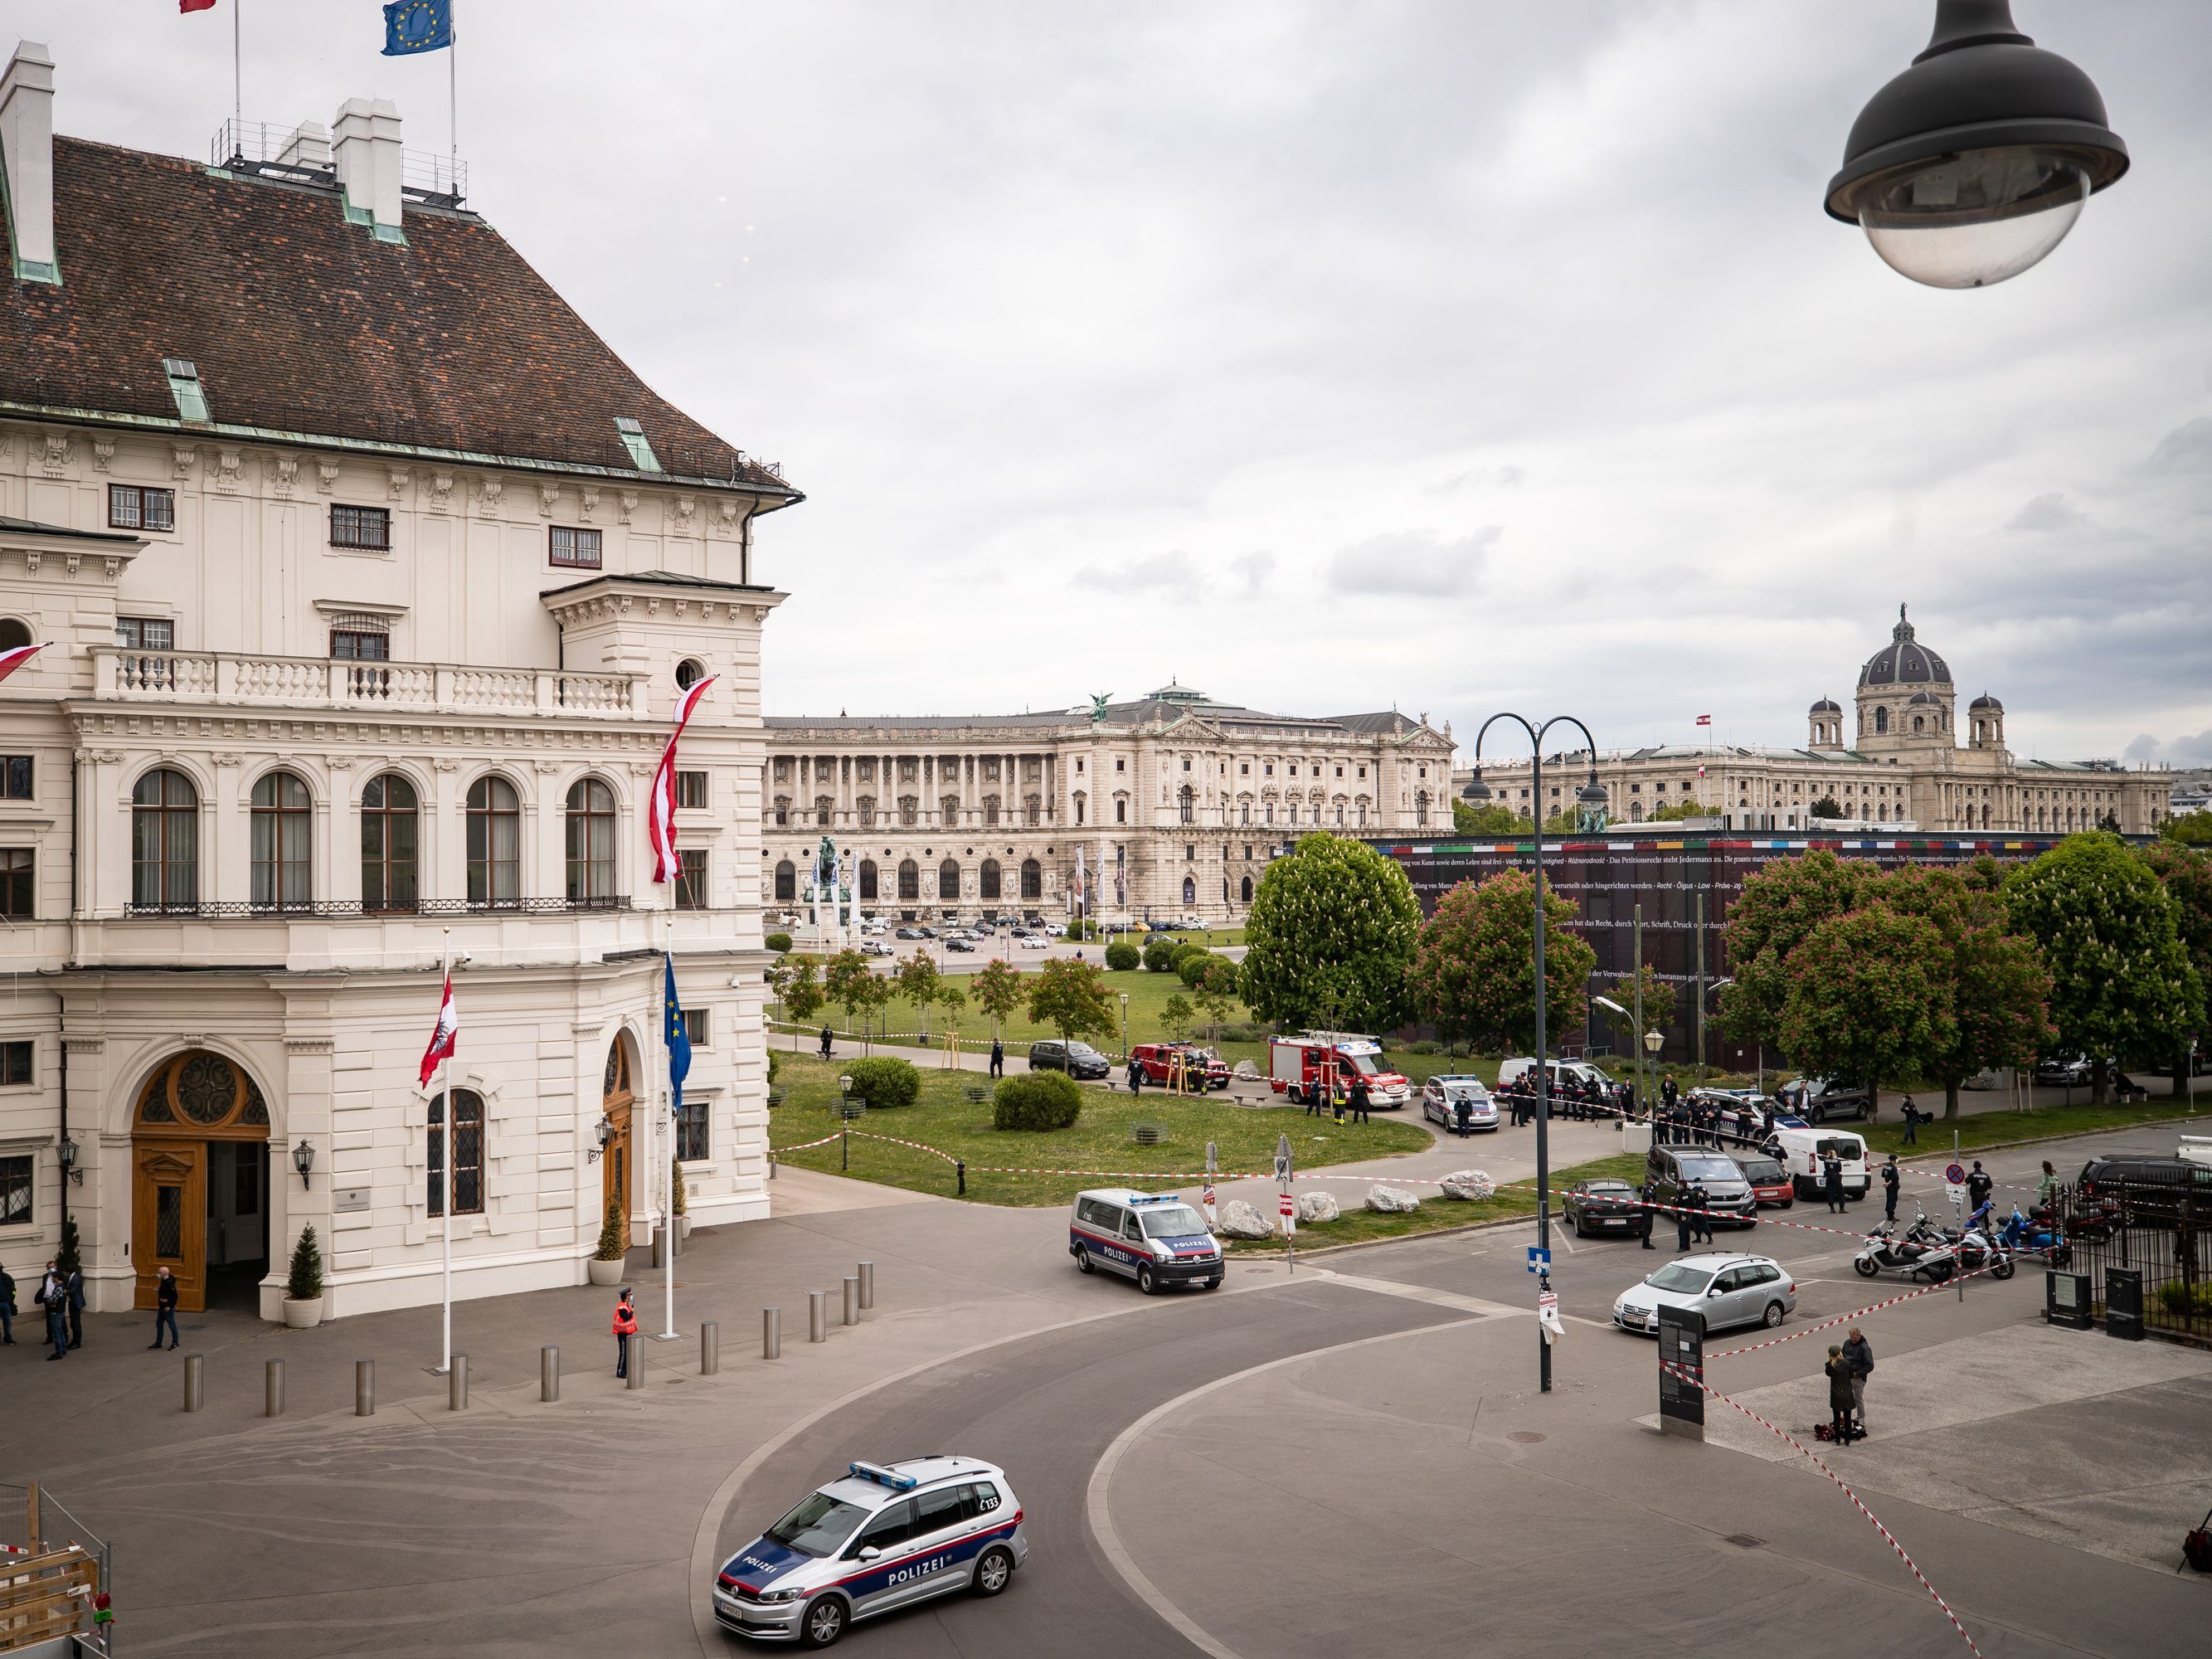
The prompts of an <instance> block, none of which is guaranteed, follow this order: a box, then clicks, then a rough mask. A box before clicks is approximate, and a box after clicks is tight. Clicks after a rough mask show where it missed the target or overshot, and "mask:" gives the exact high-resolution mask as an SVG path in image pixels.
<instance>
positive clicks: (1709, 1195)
mask: <svg viewBox="0 0 2212 1659" xmlns="http://www.w3.org/2000/svg"><path fill="white" fill-rule="evenodd" d="M1644 1173H1645V1174H1646V1175H1647V1176H1650V1178H1651V1180H1653V1181H1655V1182H1657V1183H1658V1187H1659V1190H1658V1192H1657V1193H1656V1194H1655V1197H1656V1200H1657V1201H1658V1202H1659V1203H1661V1204H1685V1203H1687V1202H1688V1201H1689V1196H1690V1189H1691V1188H1692V1187H1697V1186H1703V1187H1704V1188H1705V1205H1704V1206H1703V1207H1705V1209H1708V1210H1711V1211H1712V1212H1714V1214H1713V1216H1712V1217H1711V1219H1712V1220H1713V1221H1715V1222H1716V1223H1722V1222H1727V1221H1730V1220H1733V1221H1734V1222H1735V1223H1736V1225H1740V1226H1745V1227H1753V1226H1756V1225H1759V1201H1758V1200H1757V1199H1755V1198H1754V1197H1753V1195H1752V1190H1751V1183H1750V1182H1747V1181H1746V1180H1745V1179H1744V1178H1743V1170H1741V1168H1740V1167H1739V1166H1738V1165H1737V1164H1736V1162H1735V1159H1734V1158H1730V1157H1729V1155H1728V1154H1727V1153H1726V1152H1715V1151H1713V1150H1712V1148H1711V1147H1710V1146H1654V1147H1653V1148H1652V1149H1651V1153H1650V1157H1649V1158H1647V1159H1646V1160H1645V1162H1644ZM1673 1219H1674V1217H1673V1216H1672V1215H1669V1214H1668V1213H1667V1212H1665V1211H1661V1212H1659V1215H1658V1220H1659V1222H1660V1223H1661V1224H1662V1225H1663V1224H1664V1223H1667V1222H1669V1221H1672V1220H1673Z"/></svg>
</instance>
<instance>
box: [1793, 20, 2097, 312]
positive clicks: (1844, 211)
mask: <svg viewBox="0 0 2212 1659" xmlns="http://www.w3.org/2000/svg"><path fill="white" fill-rule="evenodd" d="M2127 170H2128V147H2127V146H2126V145H2125V144H2124V143H2122V142H2121V141H2120V138H2119V137H2118V134H2116V133H2114V132H2113V131H2112V130H2111V129H2110V128H2108V127H2107V126H2106V125H2105V100H2104V99H2103V97H2102V96H2101V95H2100V94H2099V93H2098V91H2097V87H2096V83H2095V82H2093V81H2091V80H2090V79H2089V77H2088V76H2087V75H2084V74H2083V73H2082V72H2081V70H2079V69H2077V68H2076V67H2075V65H2074V64H2070V63H2069V62H2068V61H2067V60H2066V59H2065V58H2061V57H2060V56H2058V54H2057V53H2056V52H2045V51H2044V50H2043V49H2042V48H2040V47H2039V46H2037V45H2036V44H2035V42H2034V41H2033V40H2030V39H2029V38H2028V37H2027V35H2025V34H2022V33H2021V32H2020V31H2019V29H2018V28H2017V27H2015V26H2014V23H2013V19H2012V7H2011V5H2010V4H2009V3H2008V0H1936V32H1935V33H1934V34H1932V35H1931V36H1929V41H1928V48H1927V50H1926V51H1924V52H1922V53H1921V54H1920V55H1919V56H1918V57H1917V58H1914V59H1913V60H1912V64H1911V68H1909V69H1907V70H1905V72H1904V73H1903V74H1902V75H1899V76H1897V77H1896V78H1895V79H1894V80H1893V81H1891V82H1889V84H1888V85H1887V86H1885V87H1884V88H1881V91H1879V92H1877V93H1875V95H1874V96H1873V97H1872V98H1870V99H1869V100H1867V104H1866V107H1865V108H1864V109H1863V110H1861V111H1860V112H1859V116H1858V119H1857V120H1856V121H1854V122H1852V123H1851V131H1850V137H1849V138H1847V139H1846V140H1844V165H1843V169H1842V171H1840V172H1839V173H1837V174H1836V176H1835V177H1834V178H1832V179H1830V180H1829V181H1828V190H1827V195H1826V206H1827V210H1828V214H1829V216H1830V217H1831V218H1835V219H1840V220H1842V221H1844V222H1845V223H1847V224H1850V223H1856V224H1857V225H1858V226H1859V227H1860V228H1862V229H1863V230H1864V231H1865V232H1866V236H1867V240H1868V241H1869V242H1871V243H1873V244H1874V251H1875V252H1876V253H1878V254H1880V255H1881V257H1882V258H1883V259H1884V260H1885V261H1886V262H1887V264H1889V266H1890V267H1891V268H1892V269H1893V270H1896V271H1898V272H1899V274H1900V275H1902V276H1910V277H1911V279H1912V280H1913V281H1914V282H1916V283H1926V284H1927V285H1928V286H1929V287H1930V288H1984V287H1987V286H1988V285H1989V284H1990V283H2002V282H2003V281H2004V280H2005V279H2006V278H2007V277H2008V276H2018V275H2019V274H2020V273H2021V271H2023V270H2027V268H2028V267H2029V266H2030V265H2032V264H2035V263H2037V262H2038V261H2039V260H2040V259H2041V258H2043V257H2044V256H2045V254H2047V253H2049V252H2051V249H2053V248H2055V247H2057V246H2058V244H2059V243H2060V242H2062V241H2063V240H2065V237H2066V233H2067V232H2068V231H2069V230H2071V229H2072V228H2074V222H2075V220H2076V219H2078V218H2080V217H2081V204H2083V203H2084V202H2086V201H2087V200H2088V199H2089V197H2091V196H2092V195H2093V194H2095V193H2096V192H2097V191H2100V190H2102V189H2104V188H2105V186H2106V185H2109V184H2111V183H2112V181H2113V180H2115V179H2118V177H2119V176H2120V175H2121V174H2122V173H2125V172H2126V171H2127Z"/></svg>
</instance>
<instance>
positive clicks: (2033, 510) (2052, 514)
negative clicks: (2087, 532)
mask: <svg viewBox="0 0 2212 1659" xmlns="http://www.w3.org/2000/svg"><path fill="white" fill-rule="evenodd" d="M2082 520H2083V514H2082V512H2081V508H2080V507H2076V506H2075V505H2074V503H2073V502H2071V501H2068V500H2067V499H2066V497H2065V496H2064V495H2062V494H2060V493H2059V492H2058V491H2057V490H2055V489H2054V490H2051V491H2049V492H2047V493H2045V494H2044V495H2037V496H2033V497H2032V498H2031V499H2030V500H2028V501H2027V502H2026V503H2025V504H2023V505H2022V506H2021V509H2020V511H2019V512H2017V513H2014V514H2013V515H2012V517H2011V518H2010V519H2008V520H2006V521H2005V528H2006V529H2007V530H2028V531H2048V530H2066V529H2070V528H2071V527H2072V526H2075V525H2077V524H2080V523H2081V522H2082Z"/></svg>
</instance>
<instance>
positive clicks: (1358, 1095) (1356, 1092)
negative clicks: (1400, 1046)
mask: <svg viewBox="0 0 2212 1659" xmlns="http://www.w3.org/2000/svg"><path fill="white" fill-rule="evenodd" d="M1352 1121H1353V1122H1354V1123H1364V1122H1366V1121H1368V1119H1367V1079H1365V1078H1364V1077H1362V1076H1360V1075H1359V1073H1357V1072H1354V1073H1352ZM1976 1167H1977V1168H1978V1167H1979V1166H1978V1165H1977V1166H1976Z"/></svg>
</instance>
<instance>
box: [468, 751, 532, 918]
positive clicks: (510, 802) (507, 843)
mask: <svg viewBox="0 0 2212 1659" xmlns="http://www.w3.org/2000/svg"><path fill="white" fill-rule="evenodd" d="M468 805H469V811H468V820H469V902H470V903H471V904H513V903H517V902H520V899H521V897H522V805H521V802H520V799H518V798H517V797H516V795H515V793H514V786H513V784H511V783H509V782H508V781H507V780H506V779H505V778H497V777H485V778H478V779H477V781H475V782H474V783H472V784H471V785H470V786H469V802H468Z"/></svg>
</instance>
